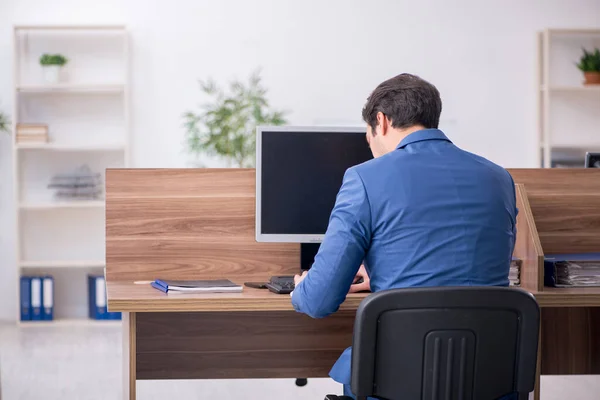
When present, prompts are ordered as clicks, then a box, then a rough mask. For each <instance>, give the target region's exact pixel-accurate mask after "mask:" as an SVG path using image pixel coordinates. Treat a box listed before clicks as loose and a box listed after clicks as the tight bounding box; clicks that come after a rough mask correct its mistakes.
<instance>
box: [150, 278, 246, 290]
mask: <svg viewBox="0 0 600 400" xmlns="http://www.w3.org/2000/svg"><path fill="white" fill-rule="evenodd" d="M150 285H152V287H153V288H155V289H158V290H160V291H161V292H165V293H168V294H171V293H238V292H241V291H242V286H240V285H236V284H235V283H233V282H231V281H230V280H229V279H216V280H203V281H171V280H168V281H165V280H162V279H157V280H156V281H154V282H152V283H150Z"/></svg>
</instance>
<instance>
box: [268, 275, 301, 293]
mask: <svg viewBox="0 0 600 400" xmlns="http://www.w3.org/2000/svg"><path fill="white" fill-rule="evenodd" d="M266 286H267V289H269V290H270V291H271V292H273V293H277V294H290V293H292V291H293V290H294V287H295V285H294V277H293V276H273V277H271V281H270V282H267V285H266Z"/></svg>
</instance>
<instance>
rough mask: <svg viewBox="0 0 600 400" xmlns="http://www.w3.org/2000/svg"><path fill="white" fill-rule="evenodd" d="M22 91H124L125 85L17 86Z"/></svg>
mask: <svg viewBox="0 0 600 400" xmlns="http://www.w3.org/2000/svg"><path fill="white" fill-rule="evenodd" d="M16 89H17V91H18V92H20V93H40V94H45V93H84V94H85V93H88V94H102V93H123V92H124V91H125V85H122V84H91V85H84V84H68V83H64V84H55V85H21V86H17V88H16Z"/></svg>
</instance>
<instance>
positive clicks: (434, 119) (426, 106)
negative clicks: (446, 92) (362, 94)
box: [362, 74, 442, 135]
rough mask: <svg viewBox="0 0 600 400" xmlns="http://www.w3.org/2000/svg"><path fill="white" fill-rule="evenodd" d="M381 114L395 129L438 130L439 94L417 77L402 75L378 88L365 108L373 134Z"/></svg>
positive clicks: (366, 119)
mask: <svg viewBox="0 0 600 400" xmlns="http://www.w3.org/2000/svg"><path fill="white" fill-rule="evenodd" d="M379 112H381V113H383V115H385V116H386V117H387V118H388V119H389V121H390V122H391V125H392V127H393V128H396V129H407V128H411V127H413V126H422V127H423V128H426V129H429V128H437V127H438V125H439V122H440V114H441V113H442V100H441V98H440V92H439V91H438V90H437V89H436V87H435V86H433V85H432V84H431V83H429V82H427V81H426V80H424V79H421V78H419V77H418V76H416V75H411V74H400V75H398V76H395V77H393V78H391V79H388V80H387V81H385V82H383V83H381V84H380V85H379V86H377V88H375V90H374V91H373V93H371V95H370V96H369V98H368V99H367V104H365V107H364V108H363V111H362V117H363V119H364V121H365V122H366V123H367V124H368V125H369V126H370V127H371V128H372V129H373V134H374V135H375V134H376V127H377V124H378V122H377V114H378V113H379Z"/></svg>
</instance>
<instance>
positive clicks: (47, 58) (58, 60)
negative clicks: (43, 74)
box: [40, 54, 69, 67]
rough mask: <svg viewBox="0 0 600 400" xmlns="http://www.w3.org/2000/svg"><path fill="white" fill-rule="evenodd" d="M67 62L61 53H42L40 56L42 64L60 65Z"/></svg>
mask: <svg viewBox="0 0 600 400" xmlns="http://www.w3.org/2000/svg"><path fill="white" fill-rule="evenodd" d="M67 62H69V60H68V59H67V58H66V57H65V56H63V55H62V54H43V55H42V56H41V57H40V64H41V65H44V66H48V65H58V66H60V67H62V66H63V65H65V64H66V63H67Z"/></svg>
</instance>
